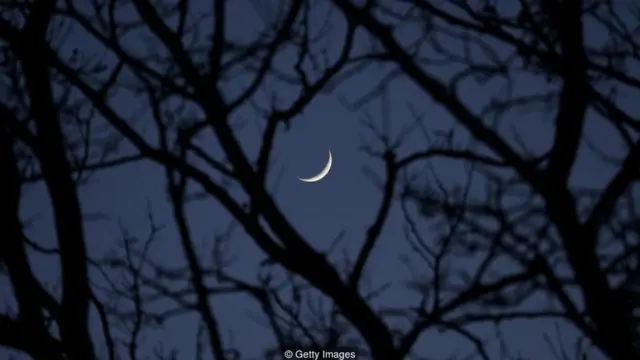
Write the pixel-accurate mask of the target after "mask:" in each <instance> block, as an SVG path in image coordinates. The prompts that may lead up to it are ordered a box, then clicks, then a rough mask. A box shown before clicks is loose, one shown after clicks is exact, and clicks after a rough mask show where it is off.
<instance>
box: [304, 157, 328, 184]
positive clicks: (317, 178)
mask: <svg viewBox="0 0 640 360" xmlns="http://www.w3.org/2000/svg"><path fill="white" fill-rule="evenodd" d="M332 164H333V158H332V157H331V150H329V160H328V161H327V164H326V165H325V166H324V168H323V169H322V171H320V172H319V173H318V175H315V176H312V177H309V178H298V180H300V181H304V182H308V183H313V182H316V181H320V180H322V179H323V178H324V177H325V176H327V174H328V173H329V171H331V165H332Z"/></svg>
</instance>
